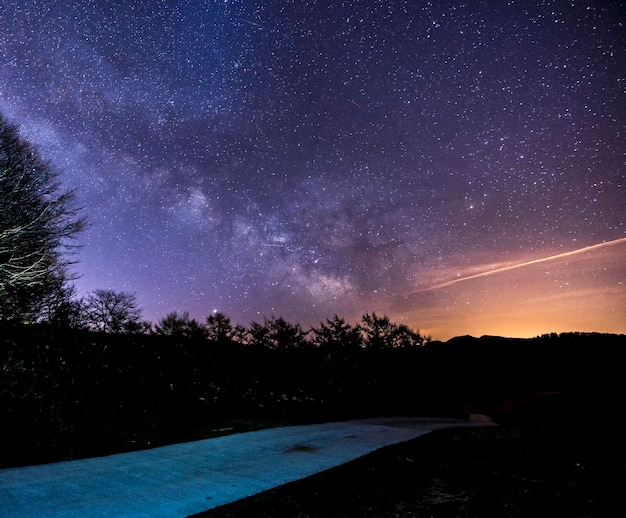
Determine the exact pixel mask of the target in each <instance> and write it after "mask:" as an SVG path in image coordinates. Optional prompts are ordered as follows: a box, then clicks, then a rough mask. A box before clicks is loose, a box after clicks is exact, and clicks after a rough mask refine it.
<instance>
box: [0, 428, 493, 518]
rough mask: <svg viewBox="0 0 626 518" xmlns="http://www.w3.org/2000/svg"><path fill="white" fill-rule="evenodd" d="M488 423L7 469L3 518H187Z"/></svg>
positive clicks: (283, 435) (251, 440) (271, 439)
mask: <svg viewBox="0 0 626 518" xmlns="http://www.w3.org/2000/svg"><path fill="white" fill-rule="evenodd" d="M484 424H488V423H484V422H483V423H481V422H478V423H476V422H468V421H463V420H458V419H439V418H434V419H433V418H398V417H396V418H380V419H360V420H355V421H346V422H337V423H326V424H318V425H308V426H288V427H281V428H271V429H267V430H260V431H256V432H248V433H241V434H234V435H229V436H224V437H217V438H214V439H206V440H203V441H196V442H189V443H183V444H176V445H172V446H165V447H162V448H155V449H152V450H145V451H139V452H133V453H126V454H120V455H112V456H109V457H99V458H92V459H85V460H78V461H69V462H61V463H56V464H45V465H41V466H31V467H25V468H14V469H5V470H0V516H2V517H3V518H13V517H19V518H25V517H37V518H41V517H44V516H45V517H61V516H63V517H66V518H69V517H80V518H84V517H120V516H124V517H126V518H128V517H140V516H142V517H150V518H158V517H163V518H176V517H185V516H188V515H190V514H194V513H198V512H201V511H205V510H207V509H210V508H213V507H217V506H218V505H222V504H226V503H229V502H233V501H234V500H238V499H240V498H244V497H246V496H250V495H253V494H255V493H258V492H260V491H264V490H266V489H270V488H273V487H276V486H278V485H281V484H284V483H286V482H291V481H293V480H297V479H300V478H304V477H306V476H308V475H312V474H313V473H317V472H320V471H323V470H325V469H328V468H331V467H333V466H337V465H339V464H343V463H345V462H348V461H351V460H353V459H356V458H357V457H360V456H362V455H365V454H367V453H369V452H371V451H373V450H376V449H377V448H381V447H383V446H387V445H390V444H395V443H398V442H402V441H407V440H409V439H413V438H415V437H418V436H420V435H423V434H426V433H428V432H430V431H432V430H437V429H441V428H450V427H456V426H468V425H469V426H476V425H478V426H482V425H484Z"/></svg>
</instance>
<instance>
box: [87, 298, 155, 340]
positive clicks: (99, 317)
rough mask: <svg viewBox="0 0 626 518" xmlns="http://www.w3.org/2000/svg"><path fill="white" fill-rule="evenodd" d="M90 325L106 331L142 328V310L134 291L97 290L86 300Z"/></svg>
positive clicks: (138, 329) (129, 331)
mask: <svg viewBox="0 0 626 518" xmlns="http://www.w3.org/2000/svg"><path fill="white" fill-rule="evenodd" d="M84 311H85V320H86V323H87V325H88V327H90V328H92V329H94V330H97V331H104V332H105V333H136V332H139V331H141V330H142V328H143V326H142V323H141V321H140V318H141V310H140V309H139V308H138V307H137V301H136V299H135V295H134V294H133V293H127V292H115V291H112V290H96V291H94V292H93V293H92V294H90V295H89V296H88V297H87V300H86V302H85V307H84Z"/></svg>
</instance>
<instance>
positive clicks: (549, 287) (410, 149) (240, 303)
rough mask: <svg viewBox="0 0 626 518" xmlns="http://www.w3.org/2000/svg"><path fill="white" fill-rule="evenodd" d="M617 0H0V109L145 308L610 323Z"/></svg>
mask: <svg viewBox="0 0 626 518" xmlns="http://www.w3.org/2000/svg"><path fill="white" fill-rule="evenodd" d="M625 24H626V8H625V7H624V6H623V4H622V2H617V1H615V2H608V1H591V0H590V1H582V0H581V1H578V0H573V1H560V0H555V1H549V0H544V1H508V2H507V1H504V0H498V1H496V0H477V1H471V2H461V1H447V0H441V1H440V0H437V1H432V2H427V1H420V0H411V1H402V0H385V1H377V0H367V1H365V0H363V1H359V0H353V1H340V0H335V1H330V0H328V1H322V0H320V1H314V0H312V1H306V0H282V1H278V0H276V1H269V0H268V1H263V0H257V1H254V0H248V1H238V0H220V1H217V0H214V1H212V0H204V1H200V0H186V1H173V0H150V1H145V2H128V1H126V0H107V1H105V0H61V1H44V0H19V1H17V0H0V25H1V26H2V31H0V49H1V50H0V111H1V112H2V113H4V115H5V116H7V117H8V118H9V119H10V120H11V121H12V122H15V123H17V124H19V125H20V126H21V129H22V134H23V135H24V136H25V137H26V138H28V139H29V140H31V141H32V142H34V143H35V144H36V145H37V147H38V149H39V150H40V152H41V154H42V155H44V156H45V157H46V158H48V159H50V161H51V162H52V164H53V166H54V167H55V168H56V169H57V171H58V172H59V174H60V177H61V180H62V182H63V184H64V185H65V186H67V187H68V188H74V189H76V193H77V197H78V201H79V203H80V204H81V205H83V206H84V215H85V216H87V218H88V219H89V221H90V223H91V226H90V228H89V230H88V231H86V232H85V233H84V234H83V235H82V236H81V237H80V242H81V244H82V245H83V247H82V249H81V250H80V252H79V254H78V256H77V257H76V259H78V261H79V263H78V264H77V265H76V266H75V267H74V270H75V271H76V273H78V274H79V275H80V278H79V279H78V280H77V281H76V283H75V284H76V287H77V289H78V290H79V293H87V292H89V291H92V290H94V289H99V288H106V289H113V290H116V291H129V292H133V293H135V294H136V297H137V301H138V303H139V305H140V306H141V307H142V308H143V315H144V318H146V319H148V320H151V321H157V320H158V319H159V318H162V317H163V316H165V315H166V314H167V313H169V312H171V311H179V312H181V311H189V312H190V314H191V315H192V316H193V317H196V318H198V319H200V320H204V318H205V317H206V316H207V315H209V314H211V313H212V312H213V311H214V310H218V311H221V312H223V313H225V314H226V315H228V316H230V317H231V319H232V320H233V321H234V322H238V323H242V324H244V325H248V324H249V323H250V322H251V321H252V320H256V321H262V319H263V317H264V316H267V317H270V316H272V315H275V316H282V317H284V318H285V319H286V320H288V321H291V322H300V323H301V324H302V325H303V326H305V327H306V326H308V325H315V324H318V323H319V322H320V321H321V320H322V319H324V318H326V317H331V316H332V315H333V314H335V313H338V314H339V315H340V316H343V317H345V318H346V319H348V320H349V321H356V320H357V319H358V318H359V317H360V315H362V314H363V313H364V312H365V311H376V312H377V313H378V314H387V315H389V316H390V317H391V318H392V320H394V321H395V322H398V323H406V324H408V325H410V326H411V327H413V328H415V329H420V330H421V331H422V332H423V333H426V334H432V335H433V337H434V338H436V339H447V338H450V337H452V336H455V335H462V334H473V335H475V336H480V335H483V334H499V335H504V336H520V337H522V336H535V335H538V334H541V333H546V332H553V331H554V332H562V331H601V332H622V333H623V332H626V318H625V316H626V286H625V285H624V283H625V281H626V27H625Z"/></svg>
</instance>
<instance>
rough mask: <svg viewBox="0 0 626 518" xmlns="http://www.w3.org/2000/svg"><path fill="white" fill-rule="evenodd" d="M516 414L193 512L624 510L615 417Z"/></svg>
mask: <svg viewBox="0 0 626 518" xmlns="http://www.w3.org/2000/svg"><path fill="white" fill-rule="evenodd" d="M544 412H545V408H543V409H542V410H541V414H542V416H543V413H544ZM520 415H523V417H524V419H523V420H519V417H520V416H515V417H514V418H510V416H509V418H504V419H503V421H504V424H502V425H500V426H498V427H492V428H459V429H450V430H440V431H436V432H433V433H431V434H428V435H426V436H423V437H420V438H418V439H414V440H412V441H408V442H406V443H402V444H398V445H394V446H390V447H387V448H383V449H381V450H378V451H376V452H373V453H371V454H370V455H367V456H365V457H362V458H360V459H357V460H355V461H353V462H351V463H348V464H345V465H342V466H339V467H337V468H333V469H330V470H327V471H325V472H323V473H319V474H317V475H313V476H311V477H308V478H306V479H303V480H300V481H296V482H293V483H290V484H286V485H284V486H281V487H278V488H275V489H272V490H269V491H265V492H263V493H260V494H258V495H254V496H252V497H249V498H246V499H244V500H240V501H238V502H234V503H232V504H229V505H226V506H222V507H219V508H215V509H212V510H209V511H207V512H205V513H201V514H200V515H197V516H198V517H202V518H236V517H248V516H255V517H273V518H280V517H302V518H304V517H421V516H429V517H481V516H484V517H491V516H506V517H518V516H519V517H528V516H551V517H557V516H567V517H597V516H616V517H617V516H626V506H625V505H624V503H623V501H622V498H623V490H624V488H626V434H625V432H626V426H625V425H624V423H623V422H619V421H615V420H607V419H602V418H601V416H593V418H592V419H591V420H589V421H585V420H584V419H585V418H586V416H572V417H573V419H572V420H571V421H569V422H566V421H562V420H550V419H547V420H546V419H543V418H541V419H532V418H531V417H530V416H531V415H532V412H529V410H528V408H526V409H525V410H524V412H523V413H520Z"/></svg>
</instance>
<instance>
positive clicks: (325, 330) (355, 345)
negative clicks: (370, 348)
mask: <svg viewBox="0 0 626 518" xmlns="http://www.w3.org/2000/svg"><path fill="white" fill-rule="evenodd" d="M313 342H314V343H315V344H316V345H317V346H318V347H320V348H321V349H324V350H327V351H328V352H333V351H339V350H344V351H349V350H355V349H359V348H360V347H362V338H361V329H360V327H359V326H354V327H353V326H351V325H350V324H348V323H346V321H345V319H343V318H339V316H338V315H335V316H334V317H333V318H332V320H330V319H326V323H324V322H321V323H320V326H319V327H318V328H313Z"/></svg>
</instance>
